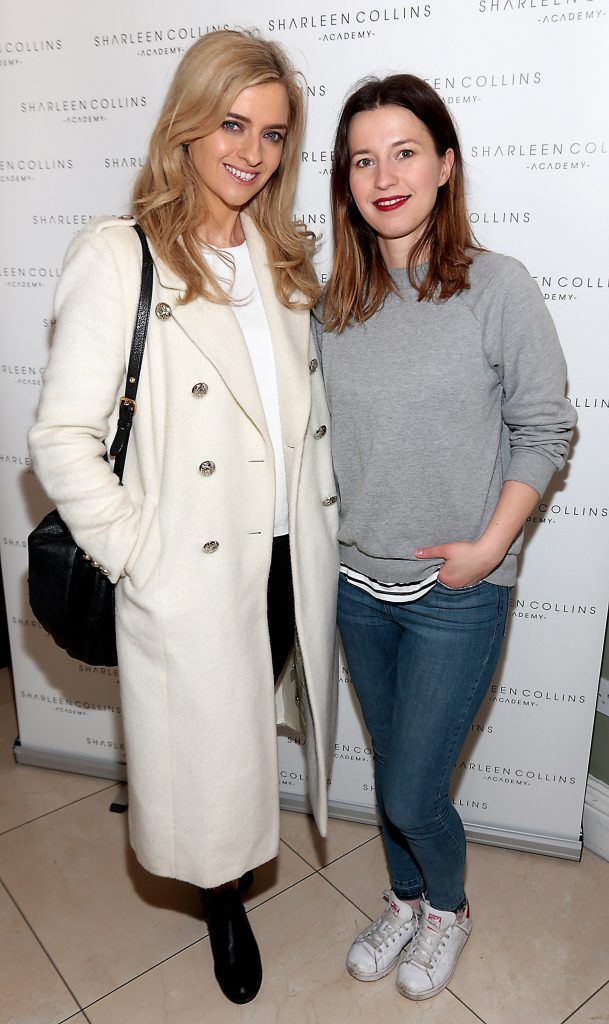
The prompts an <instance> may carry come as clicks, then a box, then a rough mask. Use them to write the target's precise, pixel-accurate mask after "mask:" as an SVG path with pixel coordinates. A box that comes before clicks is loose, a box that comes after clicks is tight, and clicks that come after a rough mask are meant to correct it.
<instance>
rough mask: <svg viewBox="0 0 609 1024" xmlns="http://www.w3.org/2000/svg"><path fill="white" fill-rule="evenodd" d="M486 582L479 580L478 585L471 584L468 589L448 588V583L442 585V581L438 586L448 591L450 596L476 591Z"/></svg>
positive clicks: (438, 582) (439, 581)
mask: <svg viewBox="0 0 609 1024" xmlns="http://www.w3.org/2000/svg"><path fill="white" fill-rule="evenodd" d="M484 583H486V580H478V582H477V583H470V585H469V586H468V587H447V586H446V583H442V580H438V581H437V583H436V586H438V587H442V589H443V590H447V591H448V593H449V594H464V593H465V592H466V591H468V590H476V588H477V587H481V586H482V585H483V584H484Z"/></svg>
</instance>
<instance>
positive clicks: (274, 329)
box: [154, 213, 310, 448]
mask: <svg viewBox="0 0 609 1024" xmlns="http://www.w3.org/2000/svg"><path fill="white" fill-rule="evenodd" d="M241 224H242V227H243V231H244V234H245V239H246V242H247V247H248V249H249V253H250V256H251V260H252V264H253V267H254V273H255V275H256V280H257V282H258V287H259V289H260V295H261V298H262V303H263V306H264V309H265V313H266V317H267V321H268V325H269V330H270V333H271V339H272V344H273V351H274V355H275V367H276V372H277V383H278V388H279V406H280V416H281V426H282V432H283V442H284V444H285V445H287V446H288V447H290V448H293V447H298V445H299V442H301V441H302V437H303V435H304V431H305V429H306V425H307V421H308V417H309V410H310V384H309V379H308V378H309V370H308V351H309V329H310V328H309V312H308V311H307V310H290V309H287V308H286V307H285V306H283V305H282V304H281V303H280V302H279V301H278V299H277V297H276V295H275V287H274V282H273V275H272V271H271V268H270V266H269V263H268V257H267V253H266V246H265V243H264V239H263V238H262V236H261V234H260V232H259V231H258V229H257V228H256V226H255V224H254V222H253V221H252V219H251V218H250V217H249V216H248V215H247V214H245V213H242V214H241ZM154 262H155V266H156V271H157V276H158V279H159V283H160V285H161V287H162V288H163V289H167V290H168V291H171V292H172V293H173V294H172V295H171V297H168V298H170V302H169V304H170V305H171V311H172V318H173V319H174V320H175V321H176V323H177V324H179V326H180V327H181V328H182V330H183V331H184V333H185V334H187V335H188V337H189V338H190V340H191V341H192V342H193V343H194V344H195V345H196V346H197V347H198V348H199V349H200V350H201V351H202V352H203V353H204V355H205V356H206V357H207V358H208V359H209V360H210V361H211V362H212V363H213V364H214V366H215V368H216V370H217V371H218V373H220V375H221V376H222V378H223V380H224V382H225V384H226V386H227V387H228V388H229V390H230V391H231V392H232V394H233V396H234V398H235V399H236V401H237V402H238V403H239V405H240V406H241V407H242V409H243V411H244V412H245V413H246V415H247V416H248V417H249V418H250V419H251V420H252V422H253V423H254V424H255V425H256V427H257V428H258V430H259V431H260V432H261V433H262V434H263V436H265V437H268V431H267V427H266V421H265V416H264V410H263V408H262V401H261V399H260V392H259V390H258V385H257V383H256V376H255V373H254V368H253V366H252V362H251V359H250V355H249V351H248V348H247V345H246V343H245V339H244V337H243V334H242V332H241V328H240V326H239V323H238V321H237V318H236V316H235V314H234V312H233V310H232V308H231V307H230V306H223V305H219V304H217V303H213V302H209V301H208V300H206V299H202V298H198V299H195V300H194V301H193V302H189V303H188V305H186V306H180V305H178V304H177V301H176V300H177V298H178V296H177V294H175V293H176V292H182V293H183V292H184V282H183V281H182V280H181V279H180V278H179V277H178V276H177V275H176V274H175V273H174V271H172V270H171V269H170V268H169V267H168V266H167V265H166V264H165V263H163V261H162V260H160V259H158V257H157V256H156V255H155V256H154Z"/></svg>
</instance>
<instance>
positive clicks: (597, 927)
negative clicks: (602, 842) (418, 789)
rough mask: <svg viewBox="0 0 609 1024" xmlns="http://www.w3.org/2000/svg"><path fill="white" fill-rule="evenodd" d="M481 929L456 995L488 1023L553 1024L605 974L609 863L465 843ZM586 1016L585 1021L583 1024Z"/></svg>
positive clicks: (468, 950)
mask: <svg viewBox="0 0 609 1024" xmlns="http://www.w3.org/2000/svg"><path fill="white" fill-rule="evenodd" d="M467 888H468V895H469V897H470V900H471V904H472V909H473V915H474V921H475V927H474V931H473V933H472V937H471V939H470V940H469V942H468V944H467V946H466V947H465V950H464V952H463V956H462V958H461V961H460V963H459V969H458V971H457V973H456V974H455V977H454V978H453V980H452V982H451V985H450V987H451V989H452V991H453V992H455V994H456V995H457V996H459V998H460V999H463V1001H464V1002H465V1003H467V1005H468V1006H470V1007H471V1009H472V1010H474V1011H475V1012H476V1013H477V1014H479V1015H480V1016H481V1017H482V1018H483V1019H484V1020H485V1021H486V1024H531V1021H535V1024H557V1022H558V1021H562V1020H563V1019H564V1018H565V1017H566V1016H567V1015H568V1014H570V1013H572V1011H573V1010H574V1009H575V1008H576V1007H577V1006H579V1005H580V1004H581V1003H582V1002H583V1001H584V1000H585V999H586V998H587V997H588V996H589V995H590V994H591V993H592V992H594V991H595V990H596V989H597V988H599V986H600V985H602V984H603V983H604V982H605V981H607V978H608V977H609V958H608V956H607V893H608V892H609V863H607V862H606V861H604V860H601V859H600V857H596V856H595V855H594V854H593V853H589V852H588V851H587V850H585V851H584V855H583V858H582V861H581V863H580V864H577V863H574V862H573V861H565V860H556V859H554V858H551V857H539V856H535V855H533V854H526V853H515V852H513V851H511V850H498V849H493V848H491V847H485V846H476V845H474V844H470V846H469V872H468V883H467ZM584 1019H585V1018H584Z"/></svg>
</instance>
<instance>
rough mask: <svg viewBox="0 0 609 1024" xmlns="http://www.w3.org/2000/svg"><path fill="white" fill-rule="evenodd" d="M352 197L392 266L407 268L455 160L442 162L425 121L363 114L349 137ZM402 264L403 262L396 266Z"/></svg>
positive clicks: (399, 112)
mask: <svg viewBox="0 0 609 1024" xmlns="http://www.w3.org/2000/svg"><path fill="white" fill-rule="evenodd" d="M348 144H349V157H350V171H349V185H350V188H351V194H352V196H353V199H354V201H355V205H356V206H357V208H358V210H359V212H360V213H361V215H362V217H363V218H364V220H365V221H366V222H367V223H368V224H369V225H370V227H372V228H373V229H374V231H375V232H376V234H377V236H378V239H379V245H380V247H381V252H382V253H383V257H384V259H385V262H386V263H387V265H388V266H390V267H391V266H405V265H406V261H407V258H408V253H409V252H410V250H411V249H412V247H413V245H414V244H415V243H416V242H417V241H418V239H419V238H420V237H421V235H422V234H423V232H424V230H425V227H426V225H427V222H428V220H429V215H430V214H431V212H432V210H433V208H434V206H435V202H436V195H437V191H438V189H439V188H440V186H441V185H443V184H444V183H445V182H446V181H448V179H449V177H450V172H451V170H452V166H453V161H454V154H453V151H452V149H448V150H447V151H446V153H445V154H444V155H443V156H438V154H437V152H436V148H435V145H434V141H433V138H432V136H431V134H430V132H429V131H428V129H427V128H426V127H425V125H424V124H423V122H422V121H420V120H419V119H418V117H415V115H414V114H413V113H412V112H411V111H410V110H406V109H405V107H399V106H393V105H390V106H385V107H376V108H374V109H373V110H362V111H360V112H359V113H358V114H355V115H354V116H353V118H352V119H351V122H350V124H349V131H348ZM396 260H398V262H395V261H396Z"/></svg>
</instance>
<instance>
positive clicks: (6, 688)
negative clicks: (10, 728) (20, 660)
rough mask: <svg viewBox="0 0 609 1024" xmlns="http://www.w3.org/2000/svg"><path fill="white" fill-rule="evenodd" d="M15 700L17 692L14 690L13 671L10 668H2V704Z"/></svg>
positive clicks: (0, 669) (0, 672)
mask: <svg viewBox="0 0 609 1024" xmlns="http://www.w3.org/2000/svg"><path fill="white" fill-rule="evenodd" d="M14 699H15V692H14V690H13V677H12V675H11V670H10V669H8V668H0V704H6V703H7V702H10V701H13V700H14Z"/></svg>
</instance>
